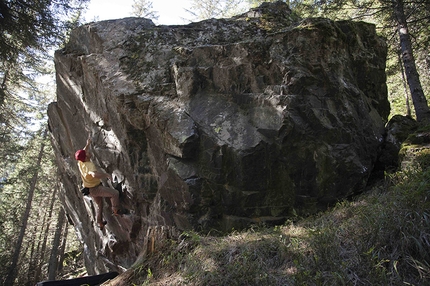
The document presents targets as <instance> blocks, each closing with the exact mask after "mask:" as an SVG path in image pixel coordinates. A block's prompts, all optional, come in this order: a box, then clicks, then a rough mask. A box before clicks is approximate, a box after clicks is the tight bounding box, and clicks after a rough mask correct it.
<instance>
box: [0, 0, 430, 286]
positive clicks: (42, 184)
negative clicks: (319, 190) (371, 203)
mask: <svg viewBox="0 0 430 286" xmlns="http://www.w3.org/2000/svg"><path fill="white" fill-rule="evenodd" d="M262 2H270V1H258V0H192V1H191V3H192V5H191V7H190V8H189V10H188V11H187V12H188V14H189V19H188V20H189V21H190V22H191V21H199V20H203V19H209V18H224V17H231V16H233V15H236V14H239V13H242V12H244V11H247V10H248V9H249V8H251V7H256V6H258V5H260V4H261V3H262ZM284 2H287V3H288V4H289V6H290V8H291V9H292V11H293V13H294V14H296V15H297V16H298V17H300V18H306V17H326V18H331V19H334V20H344V19H352V20H355V21H366V22H370V23H373V24H375V25H376V27H377V31H378V33H379V34H380V35H382V36H383V37H384V38H385V39H386V41H387V44H388V48H389V52H388V57H387V68H386V75H387V87H388V96H389V101H390V104H391V114H390V117H392V116H394V115H396V114H400V115H408V116H411V117H412V118H414V119H415V120H416V121H417V122H418V123H419V124H421V126H426V125H427V124H429V121H430V110H429V107H428V99H427V98H428V97H427V96H428V94H429V91H430V52H429V42H430V0H411V1H406V0H332V1H325V0H287V1H284ZM88 3H89V0H74V1H68V0H57V1H52V0H15V1H7V0H0V27H1V33H0V37H1V39H0V84H1V85H0V156H1V157H2V160H3V162H4V163H3V164H1V165H0V201H1V203H0V227H1V232H0V242H1V243H0V248H1V249H0V262H1V263H2V265H3V267H2V268H1V270H0V271H1V272H2V273H1V277H2V278H1V283H2V285H34V284H35V283H37V282H38V281H42V280H55V279H64V278H71V277H78V276H81V275H85V273H86V272H85V268H84V267H83V264H82V262H80V261H79V257H80V254H81V253H82V246H81V244H80V241H79V238H78V237H77V235H76V233H75V232H74V228H73V226H72V225H71V224H70V223H69V220H68V218H67V214H66V213H65V212H64V210H63V208H62V205H61V203H60V201H61V199H60V198H59V192H58V190H59V187H60V182H59V181H58V177H59V176H58V170H57V168H56V165H55V160H54V157H55V156H54V154H53V151H52V147H51V145H50V139H49V132H48V130H47V115H46V110H47V106H48V104H49V103H50V102H52V101H55V97H56V95H55V90H56V88H55V80H54V77H55V70H54V67H53V51H54V50H57V49H60V48H61V47H62V46H63V45H64V44H65V42H67V39H68V35H69V33H70V31H71V30H72V29H73V28H75V27H77V26H79V25H81V24H83V23H85V19H84V18H83V17H82V13H83V11H85V9H86V7H87V5H88ZM133 13H134V16H136V17H144V18H150V19H153V20H154V22H155V23H156V20H157V11H154V10H153V8H152V1H151V0H135V1H134V4H133ZM397 180H399V179H398V177H395V178H394V177H393V178H391V181H397ZM423 180H427V178H424V179H423ZM345 204H347V203H345ZM354 207H355V208H356V209H358V208H359V207H358V206H354ZM349 208H351V205H350V206H349ZM417 209H418V208H417ZM342 211H344V210H342ZM369 211H370V210H368V209H360V212H361V214H362V215H363V216H365V214H366V212H369ZM417 211H418V210H417ZM338 212H340V209H338ZM424 213H425V214H426V212H425V210H424ZM412 215H413V214H412ZM428 216H429V215H428V214H427V216H426V218H428ZM320 219H321V218H320ZM426 221H427V220H426ZM426 227H427V228H426V230H427V231H428V230H429V228H430V225H429V224H427V225H426ZM279 230H280V229H277V232H276V235H277V236H279V235H281V238H282V235H284V234H282V233H281V234H280V233H279ZM265 231H267V230H260V235H262V234H265V235H267V237H268V239H269V238H270V239H271V238H272V236H271V235H272V234H270V235H269V234H267V233H265ZM293 231H296V232H300V231H303V229H301V228H299V227H297V226H296V227H291V228H290V229H289V232H290V233H289V235H290V236H294V235H293V234H292V233H291V232H293ZM250 233H255V232H254V230H250ZM421 234H422V233H421ZM236 235H238V236H240V234H236ZM244 235H245V234H244ZM295 235H298V234H297V233H296V234H295ZM424 235H425V237H427V235H428V233H424ZM249 236H252V234H251V235H249ZM183 237H186V238H187V239H188V240H187V241H188V243H189V244H192V245H194V244H195V243H197V242H198V241H201V240H203V239H204V238H200V237H198V235H197V234H195V233H184V234H183ZM229 239H232V236H229V237H226V238H225V239H224V240H223V241H221V242H220V243H229V242H228V240H229ZM427 239H428V237H427ZM207 243H208V244H209V243H210V242H207ZM230 243H233V242H230ZM322 243H324V244H328V242H327V241H322ZM290 244H293V246H294V247H297V248H300V247H301V246H300V245H299V244H294V241H292V242H291V241H290ZM271 247H274V246H273V244H272V246H271ZM279 247H280V246H279ZM424 247H425V246H424ZM269 248H270V247H269ZM246 251H254V252H255V251H256V250H255V249H246ZM261 256H262V257H264V253H262V254H261ZM428 258H429V257H424V258H422V259H421V260H420V261H418V260H415V263H416V265H415V266H416V267H415V268H414V269H418V270H417V271H418V273H419V275H418V276H420V277H421V278H422V279H424V280H425V279H428V278H430V260H428ZM171 259H172V260H174V259H173V258H171ZM426 259H427V260H426ZM193 263H194V264H192V265H190V266H189V268H192V267H196V265H195V264H196V263H197V262H195V261H194V262H193ZM378 263H384V262H383V261H382V260H381V261H378ZM250 267H255V265H252V266H250ZM391 269H392V270H393V271H394V272H395V265H394V264H393V265H392V268H391ZM142 271H143V272H144V273H145V277H146V278H145V279H149V280H150V278H151V277H153V274H152V272H151V268H149V267H147V268H146V269H144V270H142ZM188 271H190V270H189V269H188ZM363 271H365V270H363ZM369 271H370V270H369ZM372 271H374V272H375V273H374V275H375V277H382V275H383V274H381V272H378V270H377V269H376V270H375V269H372V270H371V271H370V272H372ZM303 273H304V274H302V275H304V276H306V272H303ZM372 273H373V272H372ZM261 275H263V276H264V275H267V273H261ZM372 275H373V274H372ZM244 276H246V274H244ZM384 277H385V276H384ZM242 278H243V277H242ZM237 279H241V278H240V277H238V278H237ZM303 279H305V278H303ZM326 279H328V278H327V277H326ZM149 280H146V281H149ZM424 280H422V281H424ZM209 281H210V280H209ZM262 281H264V280H262ZM300 281H306V280H300ZM320 281H324V279H323V278H321V280H320ZM326 281H329V280H326ZM396 281H397V280H396ZM212 282H213V281H212ZM397 282H398V281H397ZM143 283H145V282H142V284H143ZM321 283H322V282H321ZM390 283H391V284H396V283H393V281H391V282H390V280H389V279H388V280H387V285H389V284H390ZM399 283H400V282H399ZM209 284H210V283H209ZM251 284H253V283H251V282H250V283H249V285H251ZM269 284H270V283H269ZM272 284H276V283H272ZM341 284H342V283H340V282H339V285H341ZM357 284H360V283H357ZM365 284H366V283H365V282H363V283H361V284H360V285H365ZM219 285H226V283H225V282H222V281H221V282H220V284H219ZM256 285H257V284H256ZM315 285H321V284H318V283H316V284H315ZM396 285H397V284H396Z"/></svg>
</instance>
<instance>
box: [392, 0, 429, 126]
mask: <svg viewBox="0 0 430 286" xmlns="http://www.w3.org/2000/svg"><path fill="white" fill-rule="evenodd" d="M393 6H394V7H393V8H394V15H395V18H396V21H397V30H398V32H399V37H400V48H401V54H402V60H403V65H404V67H405V72H406V79H407V81H408V85H409V90H410V91H411V97H412V102H413V104H414V108H415V114H416V117H417V121H418V122H430V110H429V107H428V105H427V99H426V98H425V96H424V92H423V89H422V86H421V82H420V77H419V75H418V71H417V67H416V65H415V59H414V55H413V53H412V43H411V38H410V36H409V31H408V25H407V22H406V16H405V12H404V7H403V0H393Z"/></svg>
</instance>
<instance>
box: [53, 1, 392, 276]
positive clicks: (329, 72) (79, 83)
mask: <svg viewBox="0 0 430 286" xmlns="http://www.w3.org/2000/svg"><path fill="white" fill-rule="evenodd" d="M386 53H387V48H386V45H385V42H384V40H383V39H382V38H380V37H379V36H377V34H376V32H375V27H374V25H372V24H368V23H363V22H351V21H340V22H334V21H331V20H328V19H322V18H314V19H297V18H296V17H294V15H293V14H292V13H291V11H290V10H289V9H288V7H287V6H286V5H285V4H284V3H280V2H278V3H275V4H265V5H263V6H260V7H259V8H255V9H253V10H250V11H249V12H248V13H245V14H243V15H239V16H236V17H233V18H230V19H211V20H206V21H202V22H198V23H191V24H189V25H184V26H156V25H154V24H153V23H152V22H151V21H150V20H147V19H143V18H126V19H119V20H111V21H103V22H97V23H89V24H86V25H83V26H81V27H79V28H77V29H75V30H74V31H73V32H72V34H71V37H70V41H69V42H68V43H67V45H66V47H65V48H64V49H63V50H59V51H57V52H56V54H55V65H56V73H57V101H56V102H55V103H52V104H51V105H50V106H49V110H48V113H49V126H50V131H51V135H52V144H53V146H54V150H55V152H56V159H57V162H58V167H59V170H60V176H61V182H62V185H63V189H62V193H61V199H62V201H63V202H64V206H65V209H66V210H67V213H68V215H69V217H70V218H71V220H72V221H73V222H74V224H75V228H76V230H77V233H78V235H79V236H80V238H81V240H82V241H83V243H84V245H85V251H86V257H87V259H88V261H87V268H88V270H89V273H90V274H96V273H100V272H106V271H120V272H121V270H123V269H125V268H128V267H129V266H130V265H131V264H132V263H133V261H134V260H135V259H136V257H137V256H138V255H139V253H140V252H141V247H142V243H143V242H144V241H145V239H147V238H146V237H145V236H146V234H147V231H146V230H147V229H148V228H150V227H153V226H165V227H172V228H176V229H178V230H180V231H181V230H188V229H194V230H210V229H212V228H216V229H222V230H228V229H230V228H232V227H234V228H236V229H237V228H240V227H243V226H246V225H248V224H249V223H252V222H266V223H279V222H282V221H283V220H285V219H286V218H288V217H291V216H293V215H295V214H308V213H313V212H315V211H316V210H317V209H320V208H324V207H326V206H327V205H328V204H330V203H332V202H335V201H336V200H338V199H341V198H344V197H347V196H350V195H352V194H354V193H356V192H358V191H360V190H362V189H363V188H364V187H365V186H366V184H367V180H368V178H369V176H370V175H371V172H372V169H373V167H374V164H375V162H376V160H377V157H378V152H379V150H380V147H381V145H382V143H383V140H384V125H385V123H386V120H387V117H388V114H389V112H390V107H389V103H388V100H387V89H386V84H385V59H386ZM88 136H92V138H93V142H94V144H93V146H92V148H93V152H94V160H95V163H96V164H97V165H98V166H100V168H101V169H102V170H104V171H106V172H110V173H112V174H113V176H114V182H105V183H106V184H108V185H111V186H112V187H116V188H117V189H119V190H121V192H122V194H123V195H122V197H121V200H122V204H123V205H124V206H125V207H126V208H127V209H129V211H130V214H127V215H124V216H123V217H112V216H111V215H110V208H109V206H108V202H106V204H105V205H106V209H105V216H106V218H107V220H108V224H107V226H106V228H105V230H104V231H100V230H98V229H97V225H96V224H95V223H94V220H95V217H94V215H95V211H94V207H95V206H94V204H93V203H92V201H91V199H90V198H87V197H85V198H83V197H82V195H81V194H80V193H79V186H80V177H79V172H78V169H77V165H76V161H75V160H74V158H73V154H74V152H75V151H76V150H77V149H80V148H82V147H83V146H84V145H85V142H86V139H87V137H88ZM90 261H91V262H90Z"/></svg>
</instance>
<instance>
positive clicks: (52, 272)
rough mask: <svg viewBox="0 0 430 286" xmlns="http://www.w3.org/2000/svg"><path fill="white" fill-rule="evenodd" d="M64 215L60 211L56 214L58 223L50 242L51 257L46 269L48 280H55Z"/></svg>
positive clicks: (62, 211) (61, 210)
mask: <svg viewBox="0 0 430 286" xmlns="http://www.w3.org/2000/svg"><path fill="white" fill-rule="evenodd" d="M65 218H66V215H65V214H64V210H63V209H60V213H59V214H58V222H57V227H56V230H55V235H54V239H53V241H52V248H51V256H50V258H49V263H48V264H49V267H48V280H55V277H56V276H57V269H58V255H59V254H60V253H59V251H60V249H59V248H60V242H61V234H62V232H63V227H64V222H65V220H66V219H65Z"/></svg>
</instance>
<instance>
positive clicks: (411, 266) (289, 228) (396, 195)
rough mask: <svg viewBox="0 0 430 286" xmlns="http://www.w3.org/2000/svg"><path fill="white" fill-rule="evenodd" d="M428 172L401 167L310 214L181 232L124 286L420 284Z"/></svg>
mask: <svg viewBox="0 0 430 286" xmlns="http://www.w3.org/2000/svg"><path fill="white" fill-rule="evenodd" d="M429 199H430V171H429V170H426V171H419V172H408V173H405V172H402V173H397V174H395V175H393V176H391V177H389V178H388V179H387V182H385V185H384V186H381V187H379V188H375V189H373V190H372V191H371V192H368V193H366V194H364V195H362V196H360V197H359V198H356V199H355V200H353V201H348V202H342V203H339V204H338V205H337V206H336V207H334V208H333V209H331V210H328V211H326V212H325V213H322V214H320V215H319V216H316V217H311V218H306V219H302V220H300V221H299V222H296V223H292V222H288V223H286V224H285V225H282V226H277V227H274V228H272V227H262V226H255V227H252V228H250V229H248V230H246V231H241V232H237V231H235V232H232V233H230V234H228V235H225V236H210V235H200V234H197V233H194V232H186V233H183V234H182V235H181V236H180V238H179V239H178V240H170V241H166V242H165V243H164V245H163V247H162V249H159V251H158V252H157V253H155V254H153V255H152V256H151V257H148V258H147V259H146V260H144V262H143V263H142V264H141V265H140V267H137V268H135V270H134V272H135V275H134V278H133V281H132V283H130V285H428V284H430V268H429V265H430V202H429Z"/></svg>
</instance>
